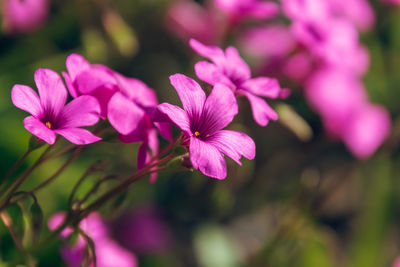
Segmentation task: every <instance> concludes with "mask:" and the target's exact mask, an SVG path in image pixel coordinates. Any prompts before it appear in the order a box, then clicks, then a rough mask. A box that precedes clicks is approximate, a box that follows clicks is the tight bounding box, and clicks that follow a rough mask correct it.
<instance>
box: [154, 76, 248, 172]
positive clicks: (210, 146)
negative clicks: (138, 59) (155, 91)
mask: <svg viewBox="0 0 400 267" xmlns="http://www.w3.org/2000/svg"><path fill="white" fill-rule="evenodd" d="M170 81H171V84H172V85H173V86H174V87H175V89H176V91H177V92H178V95H179V98H180V99H181V102H182V105H183V108H184V110H182V109H181V108H180V107H177V106H174V105H171V104H168V103H163V104H160V105H158V111H159V112H160V113H161V115H162V116H166V117H167V119H169V120H170V121H171V122H172V123H174V124H175V125H176V126H178V127H179V128H180V129H181V130H182V131H183V132H184V134H185V137H184V144H185V145H187V146H188V147H189V157H190V161H191V163H192V165H193V167H194V168H195V169H198V170H199V171H200V172H202V173H203V174H204V175H206V176H210V177H213V178H217V179H224V178H225V177H226V163H225V160H224V156H223V155H227V156H228V157H230V158H232V159H233V160H234V161H235V162H236V163H238V164H239V165H241V162H240V158H241V157H242V156H244V157H245V158H247V159H253V158H254V156H255V144H254V141H253V140H252V139H251V138H250V137H249V136H247V135H246V134H244V133H241V132H236V131H230V130H221V129H223V128H225V127H226V126H227V125H228V124H229V123H230V122H231V121H232V120H233V117H234V116H235V115H236V114H237V113H238V106H237V103H236V99H235V96H234V95H233V93H232V91H231V90H230V89H229V88H228V87H227V86H225V85H223V84H221V83H217V84H216V85H215V86H214V88H213V90H212V92H211V94H210V95H209V96H208V98H206V95H205V93H204V91H203V90H202V88H201V87H200V85H199V84H198V83H197V82H195V81H194V80H192V79H190V78H188V77H186V76H185V75H182V74H175V75H172V76H170ZM160 119H161V120H162V119H163V118H162V117H160ZM164 119H165V118H164Z"/></svg>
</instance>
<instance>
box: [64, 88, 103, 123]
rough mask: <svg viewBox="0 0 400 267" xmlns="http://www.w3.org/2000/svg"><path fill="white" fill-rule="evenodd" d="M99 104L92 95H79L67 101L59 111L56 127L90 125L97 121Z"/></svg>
mask: <svg viewBox="0 0 400 267" xmlns="http://www.w3.org/2000/svg"><path fill="white" fill-rule="evenodd" d="M99 114H100V105H99V102H98V101H97V100H96V98H94V97H93V96H88V95H84V96H80V97H77V98H75V99H74V100H72V101H71V102H69V103H68V104H67V105H66V106H65V107H64V108H63V109H62V111H61V113H60V120H59V125H58V128H60V129H62V128H75V127H80V126H91V125H93V124H96V123H97V122H98V121H99Z"/></svg>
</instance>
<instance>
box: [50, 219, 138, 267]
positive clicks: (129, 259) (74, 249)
mask: <svg viewBox="0 0 400 267" xmlns="http://www.w3.org/2000/svg"><path fill="white" fill-rule="evenodd" d="M64 218H65V213H63V212H59V213H56V214H54V215H53V216H52V217H51V218H50V219H49V228H50V230H55V229H57V227H58V226H60V225H61V223H62V222H63V220H64ZM79 227H80V228H81V229H82V231H84V232H85V233H86V234H87V235H88V236H89V237H90V238H91V239H92V240H93V242H94V244H95V254H96V263H97V266H98V267H114V266H118V267H136V266H137V265H138V263H137V259H136V257H135V256H134V255H133V254H132V253H130V252H129V251H128V250H126V249H124V248H123V247H121V246H120V245H119V244H118V243H117V242H115V241H114V240H112V239H111V238H110V237H109V233H108V229H107V227H106V225H105V224H104V222H103V220H102V219H101V217H100V215H99V214H97V213H91V214H89V216H88V217H87V218H86V219H83V220H82V221H81V222H80V225H79ZM67 229H68V230H69V232H68V234H65V233H64V232H65V231H64V232H63V233H64V234H63V235H62V238H63V239H65V238H67V237H68V236H69V235H70V234H71V233H72V231H73V230H72V229H71V228H67ZM86 250H87V242H86V239H85V238H84V237H83V236H79V238H78V241H77V242H76V244H74V245H69V244H65V245H64V246H63V247H62V248H61V255H62V257H63V258H64V260H65V261H66V262H67V264H68V266H70V267H75V266H76V267H78V266H81V264H82V262H83V260H84V257H85V253H86ZM90 266H91V267H92V266H94V264H93V262H92V263H91V265H90Z"/></svg>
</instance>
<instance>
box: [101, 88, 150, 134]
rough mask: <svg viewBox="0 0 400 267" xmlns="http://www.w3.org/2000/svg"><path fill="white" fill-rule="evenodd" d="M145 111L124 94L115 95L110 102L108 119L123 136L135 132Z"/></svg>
mask: <svg viewBox="0 0 400 267" xmlns="http://www.w3.org/2000/svg"><path fill="white" fill-rule="evenodd" d="M144 115H145V113H144V111H143V110H142V109H141V108H140V107H139V106H137V105H136V104H135V103H134V102H133V101H132V100H129V99H128V98H126V97H125V96H124V95H123V94H122V93H120V92H117V93H115V94H114V95H113V96H112V97H111V99H110V102H108V116H107V117H108V119H109V121H110V123H111V125H112V126H113V127H114V128H115V129H116V130H117V131H118V132H119V133H120V134H123V135H127V134H129V133H130V132H132V131H133V130H135V129H136V128H137V126H138V124H139V122H140V120H141V119H142V118H143V116H144Z"/></svg>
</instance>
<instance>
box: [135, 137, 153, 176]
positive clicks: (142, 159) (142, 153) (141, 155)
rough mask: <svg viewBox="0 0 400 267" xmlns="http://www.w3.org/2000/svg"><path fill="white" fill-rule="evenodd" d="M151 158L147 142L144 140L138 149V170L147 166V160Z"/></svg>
mask: <svg viewBox="0 0 400 267" xmlns="http://www.w3.org/2000/svg"><path fill="white" fill-rule="evenodd" d="M148 159H150V155H149V153H148V151H147V142H143V143H142V144H141V145H140V147H139V150H138V155H137V168H138V170H140V169H143V168H144V166H146V162H147V161H148Z"/></svg>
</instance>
